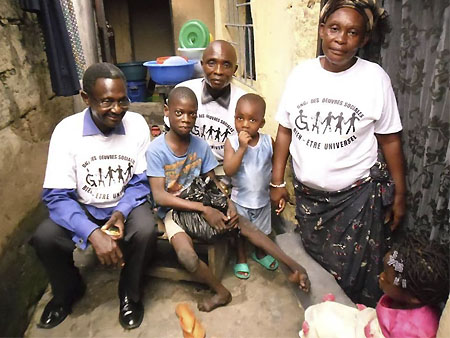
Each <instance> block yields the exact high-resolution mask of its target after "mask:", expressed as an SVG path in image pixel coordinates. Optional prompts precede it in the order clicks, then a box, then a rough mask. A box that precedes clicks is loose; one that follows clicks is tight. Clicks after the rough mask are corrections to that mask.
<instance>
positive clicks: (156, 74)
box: [144, 60, 198, 85]
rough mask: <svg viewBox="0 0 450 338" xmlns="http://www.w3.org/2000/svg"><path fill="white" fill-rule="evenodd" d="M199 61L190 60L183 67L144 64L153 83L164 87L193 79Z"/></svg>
mask: <svg viewBox="0 0 450 338" xmlns="http://www.w3.org/2000/svg"><path fill="white" fill-rule="evenodd" d="M197 62H198V60H189V61H187V63H186V64H182V65H164V64H158V63H156V61H147V62H144V66H146V67H147V69H148V72H149V73H150V76H151V78H152V80H153V81H155V82H156V83H157V84H162V85H176V84H178V83H180V82H183V81H186V80H189V79H192V76H193V75H194V65H195V64H196V63H197Z"/></svg>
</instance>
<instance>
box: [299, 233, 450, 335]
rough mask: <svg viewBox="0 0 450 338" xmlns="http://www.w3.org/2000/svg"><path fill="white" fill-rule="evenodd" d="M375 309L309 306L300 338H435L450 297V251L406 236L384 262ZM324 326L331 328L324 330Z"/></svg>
mask: <svg viewBox="0 0 450 338" xmlns="http://www.w3.org/2000/svg"><path fill="white" fill-rule="evenodd" d="M379 284H380V288H381V289H382V290H383V292H384V295H383V296H382V297H381V299H380V300H379V302H378V304H377V306H376V309H374V308H369V307H367V308H366V307H364V306H361V305H358V309H356V308H352V307H349V306H345V305H342V304H338V303H334V302H324V303H321V304H316V305H313V306H311V307H309V308H308V309H307V310H306V312H305V321H304V323H303V326H302V330H301V331H300V337H302V338H303V337H304V338H316V337H326V338H331V337H346V338H351V337H355V338H356V337H373V338H377V337H385V338H389V337H409V338H414V337H420V338H428V337H430V338H431V337H436V332H437V329H438V326H439V315H440V311H439V307H440V306H441V305H442V304H443V302H445V300H446V299H447V298H448V295H449V246H448V244H440V243H437V242H436V241H430V240H429V239H428V237H427V236H424V235H423V234H421V233H411V234H407V235H406V237H405V238H404V239H403V240H402V241H400V242H397V243H395V244H394V245H393V246H392V248H391V250H390V251H389V252H388V253H387V254H386V255H385V257H384V271H383V272H382V273H381V274H380V277H379ZM324 323H327V324H326V325H324Z"/></svg>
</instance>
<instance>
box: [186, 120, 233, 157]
mask: <svg viewBox="0 0 450 338" xmlns="http://www.w3.org/2000/svg"><path fill="white" fill-rule="evenodd" d="M234 132H235V129H234V127H233V126H231V125H230V124H229V123H228V122H227V121H225V120H223V119H221V118H219V117H216V116H212V115H209V114H207V113H206V114H198V117H197V121H196V123H195V126H194V128H193V129H192V134H193V135H195V136H198V137H201V138H202V139H204V140H206V141H207V142H208V144H209V145H210V147H211V149H212V150H223V147H224V143H225V140H226V139H227V138H228V136H230V135H231V134H233V133H234Z"/></svg>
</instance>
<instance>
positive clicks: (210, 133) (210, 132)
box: [206, 126, 215, 139]
mask: <svg viewBox="0 0 450 338" xmlns="http://www.w3.org/2000/svg"><path fill="white" fill-rule="evenodd" d="M214 131H215V130H214V128H213V126H210V127H209V129H208V130H207V131H206V135H207V136H208V139H210V138H211V136H212V133H213V132H214Z"/></svg>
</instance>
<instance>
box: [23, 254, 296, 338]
mask: <svg viewBox="0 0 450 338" xmlns="http://www.w3.org/2000/svg"><path fill="white" fill-rule="evenodd" d="M249 267H250V270H251V276H250V278H249V279H248V280H241V279H238V278H236V277H235V276H234V274H233V272H232V268H233V262H232V261H231V260H230V262H229V263H228V266H227V267H226V271H225V273H224V277H223V279H222V282H223V284H224V285H225V286H226V287H227V288H228V289H229V290H230V291H231V293H232V295H233V300H232V302H231V303H230V304H228V305H227V306H225V307H221V308H218V309H215V310H214V311H212V312H210V313H205V312H200V311H198V310H197V307H196V303H197V300H199V299H201V298H202V297H205V296H208V295H210V292H209V291H208V290H207V289H206V288H205V287H204V286H202V285H200V284H197V283H192V282H183V281H181V282H180V281H171V280H167V279H159V278H147V279H146V282H145V296H144V305H145V316H144V321H143V322H142V325H141V326H140V327H139V328H137V329H134V330H131V331H126V330H124V329H123V328H122V327H121V326H120V324H119V322H118V310H119V300H118V297H117V284H118V279H119V271H118V270H114V269H112V268H103V267H102V266H100V265H98V264H93V265H92V264H91V265H90V266H89V265H88V266H86V267H84V268H83V269H82V274H83V277H84V279H85V281H86V283H87V285H88V289H87V292H86V294H85V296H84V297H83V299H82V300H81V301H80V302H78V303H77V304H76V305H75V306H74V309H73V313H72V314H71V315H69V316H68V317H67V318H66V320H65V321H64V322H63V323H61V324H60V325H59V326H57V327H56V328H53V329H50V330H45V329H39V328H38V327H37V326H36V323H37V322H38V321H39V318H40V316H41V313H42V311H43V309H44V306H45V305H46V304H47V302H48V301H49V300H50V299H51V292H50V290H49V289H48V290H47V291H46V293H45V294H44V295H43V297H42V299H41V300H40V302H39V303H38V305H37V306H36V309H35V311H34V314H33V316H32V320H31V322H30V325H29V327H28V329H27V331H26V333H25V337H182V331H181V329H180V325H179V321H178V318H177V316H176V315H175V307H176V305H177V304H179V303H188V304H189V305H190V306H191V308H192V309H193V310H194V312H195V314H196V316H197V318H198V319H199V321H200V322H201V323H202V324H203V325H204V326H205V328H206V335H207V337H217V338H225V337H236V338H239V337H245V338H249V337H250V338H251V337H255V338H264V337H286V338H290V337H292V338H294V337H298V331H299V330H300V326H301V324H302V322H303V313H304V311H303V309H302V307H301V305H300V304H299V303H298V301H297V298H296V296H295V295H294V292H293V291H292V288H291V286H290V285H289V282H288V281H287V279H286V276H285V275H284V273H283V272H282V270H281V269H280V268H279V269H277V270H276V271H274V272H271V271H268V270H266V269H264V268H263V267H262V266H261V265H259V264H258V263H256V262H254V261H252V260H251V259H249Z"/></svg>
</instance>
